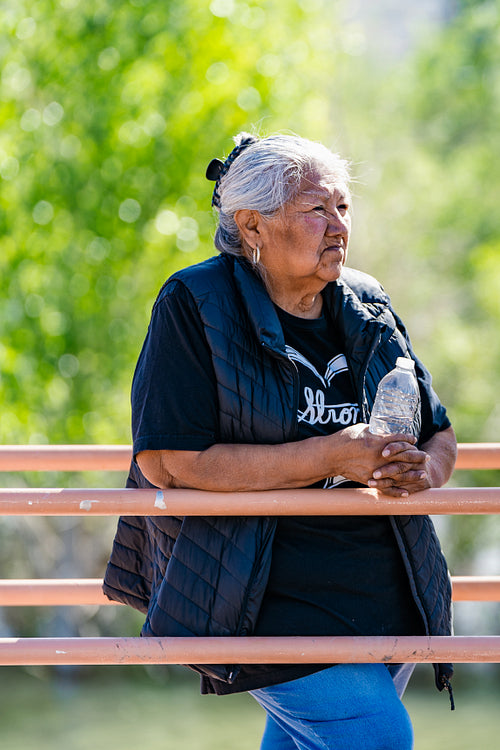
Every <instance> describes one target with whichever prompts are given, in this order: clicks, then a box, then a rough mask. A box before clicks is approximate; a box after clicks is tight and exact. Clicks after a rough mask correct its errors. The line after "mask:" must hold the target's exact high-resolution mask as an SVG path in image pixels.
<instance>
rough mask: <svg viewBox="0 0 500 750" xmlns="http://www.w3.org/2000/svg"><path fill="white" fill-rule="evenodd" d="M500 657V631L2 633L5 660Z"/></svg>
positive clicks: (1, 653)
mask: <svg viewBox="0 0 500 750" xmlns="http://www.w3.org/2000/svg"><path fill="white" fill-rule="evenodd" d="M471 661H480V662H500V636H498V635H497V636H495V635H491V636H400V637H398V636H373V637H369V638H368V637H366V636H365V637H358V636H335V637H330V636H318V637H308V638H305V637H301V636H285V637H276V636H272V637H259V636H250V637H242V638H225V637H221V638H209V637H196V638H184V637H179V638H0V664H1V665H4V666H14V665H21V664H23V665H48V664H263V663H266V664H280V663H285V664H287V663H290V664H291V663H296V664H324V663H326V664H328V663H331V662H338V663H363V662H364V663H376V662H383V663H386V664H387V663H391V662H392V663H402V662H408V663H410V662H411V663H420V662H434V663H438V662H455V663H458V662H471Z"/></svg>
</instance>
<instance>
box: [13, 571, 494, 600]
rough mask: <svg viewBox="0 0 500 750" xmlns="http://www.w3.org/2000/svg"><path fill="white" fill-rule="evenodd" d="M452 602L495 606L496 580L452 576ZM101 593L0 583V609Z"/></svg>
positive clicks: (89, 582)
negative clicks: (484, 603) (489, 603)
mask: <svg viewBox="0 0 500 750" xmlns="http://www.w3.org/2000/svg"><path fill="white" fill-rule="evenodd" d="M451 580H452V584H453V601H455V602H499V601H500V576H454V577H453V578H452V579H451ZM116 604H118V602H115V601H111V600H110V599H108V597H107V596H105V595H104V593H103V591H102V579H101V578H67V579H52V578H39V579H9V580H0V607H38V606H42V607H58V606H72V605H83V606H85V605H90V606H103V605H116Z"/></svg>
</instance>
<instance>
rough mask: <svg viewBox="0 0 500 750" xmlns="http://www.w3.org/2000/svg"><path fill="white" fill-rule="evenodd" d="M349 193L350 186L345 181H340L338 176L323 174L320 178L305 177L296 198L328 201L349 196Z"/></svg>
mask: <svg viewBox="0 0 500 750" xmlns="http://www.w3.org/2000/svg"><path fill="white" fill-rule="evenodd" d="M349 195H350V193H349V188H348V187H347V185H346V184H345V183H343V182H342V181H339V179H338V177H336V176H335V175H323V176H322V177H321V179H319V180H311V179H309V178H306V179H304V180H303V182H302V184H301V186H300V188H299V191H298V193H297V195H296V200H306V201H308V202H309V201H310V200H320V201H321V200H323V201H325V200H326V201H328V200H330V199H331V198H338V197H339V196H343V197H348V196H349Z"/></svg>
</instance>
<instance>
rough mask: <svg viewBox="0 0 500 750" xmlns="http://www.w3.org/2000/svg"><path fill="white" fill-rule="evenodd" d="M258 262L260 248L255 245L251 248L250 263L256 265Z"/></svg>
mask: <svg viewBox="0 0 500 750" xmlns="http://www.w3.org/2000/svg"><path fill="white" fill-rule="evenodd" d="M259 262H260V248H259V246H258V245H255V247H254V248H252V263H253V265H254V266H257V265H258V264H259Z"/></svg>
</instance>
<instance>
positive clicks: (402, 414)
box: [369, 357, 420, 435]
mask: <svg viewBox="0 0 500 750" xmlns="http://www.w3.org/2000/svg"><path fill="white" fill-rule="evenodd" d="M419 408H420V392H419V389H418V382H417V378H416V375H415V363H414V361H413V360H412V359H407V358H406V357H398V358H397V360H396V367H395V368H394V370H391V372H389V373H387V375H385V376H384V377H383V378H382V380H381V381H380V383H379V385H378V389H377V395H376V397H375V403H374V404H373V409H372V414H371V417H370V426H369V429H370V432H371V433H373V434H374V435H394V434H396V433H400V434H403V435H414V434H415V422H416V421H419V420H418V419H417V420H416V417H418V416H419V415H418V414H417V412H418V410H419Z"/></svg>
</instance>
